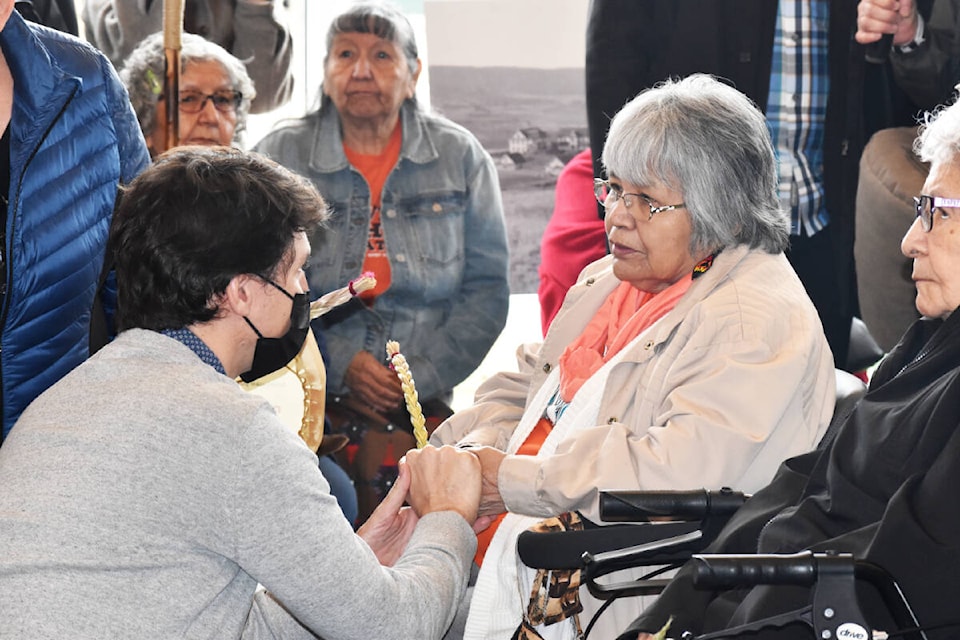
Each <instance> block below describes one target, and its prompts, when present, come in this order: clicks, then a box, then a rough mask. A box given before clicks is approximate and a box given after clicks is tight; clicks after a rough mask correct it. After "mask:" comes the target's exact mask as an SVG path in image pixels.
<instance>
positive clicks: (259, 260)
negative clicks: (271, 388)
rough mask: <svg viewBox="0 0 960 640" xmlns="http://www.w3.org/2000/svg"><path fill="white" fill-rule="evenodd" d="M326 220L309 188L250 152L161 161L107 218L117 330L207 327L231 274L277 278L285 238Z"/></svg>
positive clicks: (209, 150) (169, 156) (286, 252)
mask: <svg viewBox="0 0 960 640" xmlns="http://www.w3.org/2000/svg"><path fill="white" fill-rule="evenodd" d="M326 218H327V209H326V205H325V204H324V202H323V199H322V198H321V197H320V194H319V193H317V191H316V189H315V188H314V187H313V185H312V184H310V183H309V182H308V181H307V180H305V179H304V178H302V177H300V176H298V175H296V174H294V173H293V172H291V171H289V170H287V169H284V168H283V167H281V166H280V165H278V164H277V163H275V162H273V161H272V160H269V159H267V158H265V157H263V156H261V155H258V154H256V153H247V152H243V151H238V150H236V149H229V148H226V147H182V148H178V149H173V150H171V151H169V152H167V153H165V154H163V155H161V156H160V157H158V158H157V160H156V162H155V163H154V164H153V165H152V166H151V167H149V168H148V169H147V170H146V171H144V172H143V173H142V174H140V176H139V177H137V178H136V179H135V180H133V181H132V182H131V183H130V184H129V185H128V186H126V187H125V188H123V190H122V191H121V194H120V196H119V198H118V204H117V209H116V212H115V214H114V217H113V224H112V227H111V231H110V250H111V251H112V252H113V254H114V256H115V260H116V272H117V286H118V289H119V299H118V304H117V307H118V308H117V327H118V329H119V330H120V331H123V330H125V329H132V328H143V329H152V330H154V331H160V330H163V329H179V328H181V327H185V326H188V325H190V324H194V323H202V322H207V321H209V320H211V319H212V318H214V317H215V316H216V314H217V311H218V308H217V305H216V298H217V296H218V295H220V294H222V293H223V292H224V291H225V290H226V288H227V285H228V284H229V282H230V280H231V279H232V278H233V277H234V276H236V275H239V274H243V273H250V274H256V275H261V276H265V277H274V276H275V274H277V273H278V272H280V271H283V270H286V269H287V268H289V266H290V260H292V259H293V241H294V235H295V234H296V233H298V232H301V231H303V232H307V233H308V234H309V232H310V231H312V230H313V229H314V228H316V227H317V226H318V225H320V224H321V223H322V222H323V221H324V220H326Z"/></svg>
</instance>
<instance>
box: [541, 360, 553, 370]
mask: <svg viewBox="0 0 960 640" xmlns="http://www.w3.org/2000/svg"><path fill="white" fill-rule="evenodd" d="M552 369H553V367H552V366H550V363H549V362H548V363H547V364H545V365H543V372H544V373H550V371H551V370H552Z"/></svg>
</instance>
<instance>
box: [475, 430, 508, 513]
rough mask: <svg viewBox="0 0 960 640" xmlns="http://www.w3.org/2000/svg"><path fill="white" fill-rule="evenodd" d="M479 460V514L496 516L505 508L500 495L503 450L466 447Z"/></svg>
mask: <svg viewBox="0 0 960 640" xmlns="http://www.w3.org/2000/svg"><path fill="white" fill-rule="evenodd" d="M468 451H470V453H472V454H473V455H475V456H476V457H477V460H479V461H480V478H481V480H482V482H481V484H480V515H481V516H496V515H499V514H501V513H503V512H505V511H506V510H507V507H506V505H505V504H503V497H501V495H500V484H499V481H498V477H499V474H500V463H501V462H503V459H504V458H505V457H506V455H507V454H505V453H504V452H503V451H500V450H499V449H494V448H493V447H479V448H476V449H468Z"/></svg>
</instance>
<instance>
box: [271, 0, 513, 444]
mask: <svg viewBox="0 0 960 640" xmlns="http://www.w3.org/2000/svg"><path fill="white" fill-rule="evenodd" d="M420 69H421V64H420V60H419V58H418V54H417V45H416V42H415V40H414V35H413V30H412V28H411V26H410V24H409V22H408V21H407V20H406V18H405V17H404V16H403V15H402V14H400V13H399V12H397V11H396V10H395V9H393V8H391V7H388V6H384V5H380V4H377V3H363V4H356V5H352V6H351V7H350V8H349V9H348V10H347V11H346V12H345V13H343V14H341V15H340V16H338V17H337V18H335V19H334V21H333V23H332V25H331V26H330V29H329V31H328V33H327V57H326V59H325V60H324V81H323V87H322V89H323V90H322V99H321V106H320V109H319V110H318V111H317V112H315V113H312V114H310V115H308V116H306V117H304V118H302V119H301V120H298V121H296V122H294V123H293V124H290V125H287V126H284V127H282V128H280V129H279V130H276V131H274V132H272V133H271V134H269V135H268V136H267V137H266V138H265V139H264V140H262V141H261V142H260V143H259V144H257V145H256V150H257V151H260V152H262V153H265V154H267V155H269V156H271V157H272V158H273V159H275V160H276V161H278V162H279V163H280V164H282V165H284V166H286V167H288V168H290V169H293V170H294V171H297V172H299V173H301V174H302V175H304V176H306V177H308V178H309V179H310V180H312V181H313V182H314V184H316V186H317V188H318V189H319V191H320V192H321V193H322V194H323V197H324V199H325V200H326V201H327V202H328V203H329V204H330V206H331V208H332V212H331V213H332V216H331V219H330V222H329V224H328V227H327V228H326V229H323V230H322V231H321V232H320V233H318V234H316V235H315V236H314V237H313V238H311V243H312V244H313V247H314V250H313V258H312V259H311V265H310V268H309V269H308V272H307V276H308V278H309V280H310V290H311V291H312V292H314V293H315V294H317V295H319V294H321V293H323V292H325V291H330V290H332V289H335V288H338V287H341V286H343V284H344V283H345V282H348V281H349V280H351V279H353V278H355V277H357V275H359V274H360V273H361V272H364V271H372V272H373V273H374V274H375V276H376V278H377V283H378V284H377V287H376V288H375V289H373V290H372V291H369V292H365V293H364V294H363V296H361V297H362V298H363V299H362V301H355V303H353V304H351V305H345V307H344V308H342V309H341V310H337V311H335V312H332V313H330V314H328V315H327V316H325V321H324V322H325V325H324V328H325V332H326V336H327V342H328V345H329V353H330V360H329V362H328V363H327V367H328V368H327V375H328V378H327V381H328V385H329V386H328V388H329V390H330V391H331V392H333V393H336V394H349V395H350V396H352V397H353V398H354V399H356V400H359V401H360V402H362V403H363V404H365V405H366V406H368V407H370V408H373V409H375V410H377V411H380V412H383V413H390V412H397V413H400V412H399V411H398V410H400V409H402V402H403V394H402V391H401V388H400V384H399V382H398V379H397V376H396V374H395V373H394V372H392V371H391V370H390V369H389V368H387V366H386V365H385V364H384V363H385V351H384V347H385V344H386V342H387V340H397V341H398V342H399V343H400V348H401V350H402V351H403V353H404V355H405V356H406V359H407V361H408V362H409V363H410V367H411V369H412V371H413V373H414V377H415V378H416V382H417V390H418V392H419V394H420V397H421V399H423V400H426V401H429V400H431V399H448V397H449V394H450V392H451V390H452V389H453V387H454V385H456V384H457V383H459V382H461V381H462V380H463V379H464V378H466V377H467V376H468V375H469V374H470V373H471V372H472V371H473V370H474V369H475V368H476V367H477V365H478V364H479V363H480V361H481V360H482V359H483V357H484V355H486V353H487V351H488V350H489V348H490V346H491V345H492V344H493V341H494V339H496V337H497V335H498V334H499V333H500V330H501V329H502V328H503V325H504V323H505V321H506V313H507V302H508V295H509V285H508V282H507V244H506V232H505V225H504V220H503V209H502V203H501V198H500V190H499V187H498V184H497V175H496V170H495V168H494V165H493V161H492V160H491V158H490V156H489V154H487V153H486V152H485V151H484V150H483V148H482V147H481V146H480V144H479V143H478V142H477V140H476V139H475V138H474V137H473V136H472V135H471V134H470V133H469V132H468V131H466V130H464V129H463V128H462V127H460V126H458V125H456V124H454V123H452V122H450V121H449V120H446V119H444V118H441V117H439V116H436V115H433V114H429V113H426V112H425V111H424V110H423V109H421V108H420V107H419V106H418V105H417V102H416V100H415V97H414V90H415V87H416V83H417V78H418V77H419V75H420ZM400 453H402V452H398V455H399V454H400Z"/></svg>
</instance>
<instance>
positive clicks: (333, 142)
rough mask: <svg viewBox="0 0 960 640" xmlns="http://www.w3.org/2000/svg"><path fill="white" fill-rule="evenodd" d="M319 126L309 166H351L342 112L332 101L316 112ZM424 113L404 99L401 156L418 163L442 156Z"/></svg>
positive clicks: (320, 168)
mask: <svg viewBox="0 0 960 640" xmlns="http://www.w3.org/2000/svg"><path fill="white" fill-rule="evenodd" d="M316 117H317V119H318V126H317V130H316V135H315V137H314V140H313V149H311V151H310V168H311V169H313V170H314V171H318V172H320V173H333V172H334V171H341V170H343V169H346V168H347V167H349V166H350V163H349V162H348V161H347V156H346V154H345V153H344V152H343V135H342V134H341V132H340V127H341V124H340V114H339V113H337V110H336V108H335V107H334V106H333V105H332V104H331V105H328V106H327V107H325V108H323V109H321V110H320V111H319V113H317V116H316ZM424 124H425V119H424V114H423V113H422V112H421V111H420V110H419V109H417V108H415V107H413V106H411V104H410V103H409V102H405V103H404V104H403V105H402V106H401V107H400V125H401V127H402V132H403V134H402V135H403V139H402V141H401V143H400V159H401V160H402V159H404V158H405V159H407V160H410V161H411V162H415V163H417V164H426V163H428V162H433V161H434V160H436V159H437V158H439V157H440V154H439V152H438V151H437V148H436V146H435V145H434V143H433V140H432V139H431V138H430V134H429V132H428V131H427V128H426V126H424Z"/></svg>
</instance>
